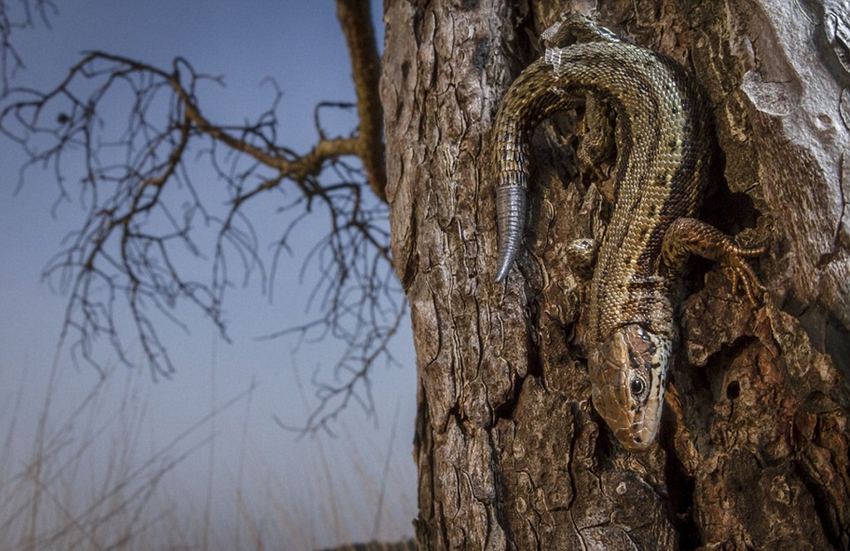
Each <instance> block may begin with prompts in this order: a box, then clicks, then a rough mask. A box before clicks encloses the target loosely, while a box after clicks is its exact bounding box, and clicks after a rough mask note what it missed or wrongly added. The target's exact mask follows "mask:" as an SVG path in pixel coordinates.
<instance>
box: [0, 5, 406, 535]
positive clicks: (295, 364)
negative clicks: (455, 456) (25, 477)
mask: <svg viewBox="0 0 850 551" xmlns="http://www.w3.org/2000/svg"><path fill="white" fill-rule="evenodd" d="M59 9H60V13H59V14H58V16H56V17H53V18H52V19H51V24H52V29H51V30H45V29H44V28H43V27H41V26H40V27H39V28H37V29H35V30H30V31H26V32H21V33H18V34H16V35H15V36H14V39H15V43H16V44H17V46H18V49H19V51H20V52H21V54H22V55H23V57H24V61H25V62H26V64H27V69H26V71H24V72H23V73H21V74H19V75H18V79H17V81H16V84H20V85H25V86H30V87H33V88H37V89H45V88H47V87H51V86H53V85H55V84H56V82H58V80H59V79H60V78H62V77H63V76H64V75H65V74H66V73H67V70H68V68H69V67H70V66H71V65H72V64H73V63H74V62H76V61H77V60H79V58H80V54H81V52H83V51H86V50H95V49H97V50H104V51H107V52H110V53H115V54H120V55H124V56H128V57H134V58H138V59H139V60H142V61H145V62H148V63H151V64H154V65H158V66H162V67H169V66H170V63H171V60H172V59H173V57H174V56H176V55H180V56H183V57H185V58H186V59H187V60H189V61H190V62H191V63H192V65H193V66H194V67H195V69H196V70H198V71H199V72H205V73H211V74H216V75H222V76H223V77H224V79H225V83H226V87H225V88H219V87H215V86H208V87H206V88H205V89H204V90H203V91H202V93H201V102H202V109H203V110H204V113H205V115H206V116H207V117H208V118H210V119H211V120H213V121H215V122H220V123H224V124H226V123H232V124H238V123H241V122H243V121H244V120H247V119H252V118H255V117H256V116H257V115H259V114H260V113H262V112H263V111H264V110H265V109H267V108H268V107H269V105H270V102H271V100H272V97H273V96H272V89H271V88H270V87H268V86H261V82H262V80H263V78H264V77H266V76H273V77H274V78H275V79H276V80H277V82H278V83H279V84H280V86H281V88H282V90H283V92H284V97H283V100H282V102H281V105H280V109H279V112H278V115H279V118H280V120H281V122H282V127H281V129H280V131H279V136H281V138H280V141H281V142H282V143H283V144H285V145H287V146H289V147H291V148H293V149H295V150H298V151H304V150H306V149H307V148H308V147H309V146H310V145H311V144H312V143H313V142H314V141H315V139H316V136H315V131H314V129H313V119H312V117H313V106H314V105H315V103H316V102H318V101H323V100H327V101H352V100H353V95H354V94H353V89H352V84H351V81H350V69H349V67H348V60H347V53H346V50H345V43H344V40H343V37H342V34H341V32H340V31H339V25H338V23H337V21H336V17H335V5H334V2H332V1H331V0H317V1H314V2H300V1H295V0H289V1H287V0H283V1H276V2H272V1H270V0H240V1H237V0H205V1H203V2H188V1H183V2H175V1H174V0H154V1H147V2H130V1H126V0H122V1H115V0H71V1H67V2H61V3H60V5H59ZM373 10H374V11H375V13H374V14H373V15H374V16H375V19H376V24H379V22H380V21H379V20H380V10H381V2H380V1H375V2H373ZM377 32H378V35H379V37H380V36H382V30H381V29H380V28H379V29H378V31H377ZM347 122H348V121H346V120H345V118H344V117H343V118H342V119H341V124H346V123H347ZM23 160H24V157H23V156H22V154H21V152H20V151H19V150H18V149H16V147H15V146H14V145H13V144H11V143H9V142H8V141H7V140H5V139H3V140H2V142H0V163H2V166H3V167H5V168H6V170H5V171H4V174H5V176H3V181H2V183H0V193H2V194H3V203H2V204H3V207H2V209H3V210H2V213H3V215H2V216H0V253H2V255H3V258H4V262H3V266H4V267H3V268H2V270H0V288H2V289H3V293H2V294H0V312H2V313H3V315H2V316H0V370H2V374H3V375H2V379H0V382H2V385H0V400H4V401H5V403H6V404H8V402H9V400H10V399H11V396H12V395H13V394H14V393H15V392H17V388H13V387H18V385H17V382H18V381H21V383H20V386H21V388H24V391H23V394H24V396H25V398H24V400H22V404H23V406H22V409H19V410H18V411H17V414H16V421H17V422H18V428H17V429H16V430H17V433H16V440H15V445H14V446H13V447H12V448H11V449H7V450H6V453H7V454H9V455H10V456H11V457H12V458H13V459H12V462H14V461H15V460H16V457H17V455H20V457H21V461H23V460H24V459H23V458H25V457H27V454H28V453H30V452H31V444H30V441H31V440H32V435H34V434H35V430H36V428H35V422H34V421H35V420H36V419H37V418H38V415H39V413H40V412H41V411H42V409H43V406H42V404H43V403H44V399H43V396H44V392H45V388H46V384H47V383H46V381H47V379H48V375H49V373H50V368H51V366H52V365H53V364H54V355H55V352H56V343H57V341H58V337H59V334H60V330H61V320H62V316H63V312H64V308H65V306H66V297H65V296H64V295H62V294H59V293H56V292H54V291H53V290H51V288H50V286H49V285H47V284H46V283H45V282H43V281H41V278H40V275H41V272H42V270H43V268H44V266H45V264H46V263H47V261H48V260H49V259H50V257H51V256H52V255H53V254H55V253H56V252H58V251H59V250H60V248H61V240H62V238H63V237H64V236H65V235H66V234H67V232H68V231H70V230H73V229H75V228H76V227H78V226H79V225H80V224H81V223H82V220H83V215H84V213H83V211H82V210H81V209H80V207H79V205H78V204H76V203H74V202H71V203H65V204H62V205H60V206H59V208H58V209H57V210H56V211H55V216H51V207H52V206H53V204H54V202H55V200H56V197H57V194H56V187H55V182H54V181H52V179H51V173H50V172H39V171H30V172H29V173H28V174H27V177H26V180H25V185H24V186H23V188H22V189H21V190H20V191H19V192H18V193H17V194H15V193H14V192H15V187H16V184H17V171H16V169H17V167H18V166H20V165H21V164H22V162H23ZM197 170H198V172H197V174H198V176H197V178H198V179H199V180H201V181H204V178H209V180H210V185H215V181H214V178H213V176H212V175H210V174H208V173H205V172H204V169H203V167H199V168H198V169H197ZM72 185H73V184H72ZM252 216H256V217H257V219H255V220H254V222H255V224H256V225H257V229H258V232H259V233H260V237H261V239H262V240H263V241H262V247H265V246H266V245H268V244H271V243H273V241H274V238H275V233H274V232H275V230H278V231H279V228H280V224H281V220H280V219H279V218H276V217H275V215H274V211H273V209H272V208H269V209H267V211H265V212H264V211H263V210H262V209H258V210H257V211H256V212H255V213H254V214H252ZM317 227H318V226H314V225H312V224H311V225H310V226H308V227H305V231H304V232H302V233H301V236H302V239H303V242H300V243H296V247H295V250H294V254H293V257H292V258H291V259H288V261H287V262H285V263H284V265H285V266H286V267H287V269H286V270H284V271H283V272H282V273H281V274H280V277H279V279H278V281H277V283H276V286H275V296H274V302H273V303H269V301H268V298H267V297H264V296H262V294H261V292H260V288H259V282H258V281H257V280H256V278H255V279H254V280H252V281H250V282H249V284H248V286H247V287H246V288H244V289H243V288H236V289H234V290H233V292H232V293H230V295H229V297H228V302H227V304H226V305H225V306H226V308H227V318H228V320H229V322H230V327H229V328H230V335H231V337H232V338H233V341H234V342H233V344H227V343H225V342H223V341H221V340H220V339H219V338H218V336H217V333H216V331H215V329H214V328H213V327H212V326H211V325H210V324H209V323H208V322H206V321H205V320H203V319H202V318H201V317H200V316H198V315H197V314H196V313H194V312H192V311H191V310H186V309H181V310H180V311H178V313H179V314H180V315H181V317H182V319H184V320H185V321H186V322H187V323H188V325H189V327H190V329H191V331H190V333H189V334H186V333H184V332H182V331H180V330H179V329H177V328H175V327H168V326H162V327H161V329H162V331H163V332H164V333H165V334H166V341H167V344H168V347H169V352H170V353H171V355H172V359H173V361H174V364H175V366H176V368H177V373H176V374H175V376H174V377H173V378H172V379H171V380H168V381H161V382H159V383H156V384H154V383H152V382H151V380H150V374H149V372H147V371H146V370H145V369H139V370H136V371H135V372H133V371H129V370H128V369H127V368H125V367H123V366H120V367H118V368H117V369H116V376H117V377H119V378H120V380H121V381H124V380H125V379H127V380H130V381H132V383H131V384H130V383H127V384H129V387H122V385H123V384H124V383H121V384H116V385H115V386H116V388H115V389H114V393H115V394H116V395H117V398H116V399H120V397H121V396H124V397H126V393H127V392H128V390H127V388H131V389H132V393H138V394H139V395H140V396H143V397H144V404H145V407H146V408H147V414H146V416H145V421H144V424H143V425H144V426H142V427H140V428H139V431H140V432H142V433H144V434H145V441H146V442H147V444H146V445H147V446H149V449H151V450H155V449H159V448H161V447H162V446H163V445H165V443H167V442H168V441H169V440H170V439H172V438H174V437H175V436H176V435H178V434H180V433H181V431H183V430H185V429H186V428H187V427H189V426H191V425H192V423H194V422H196V421H197V420H199V419H201V418H203V417H204V415H206V414H207V413H209V412H210V410H211V408H213V407H214V406H216V405H221V404H224V403H225V402H227V401H228V400H229V399H230V398H231V397H233V396H236V395H238V394H239V393H240V392H242V391H243V390H245V389H246V388H247V387H249V385H251V383H252V382H256V388H255V390H254V391H253V393H251V396H250V400H242V401H240V402H239V403H238V404H237V405H235V406H234V407H233V408H231V409H230V410H228V411H227V412H226V414H223V415H221V416H219V417H217V418H216V419H215V421H214V422H213V423H207V424H205V425H204V426H203V428H202V429H200V430H199V431H198V433H197V434H196V435H195V436H197V437H198V438H201V439H202V438H206V437H209V436H210V435H211V434H214V438H213V439H212V445H210V444H206V445H205V446H202V447H201V449H200V451H198V452H197V453H195V454H193V455H192V456H191V457H190V458H189V459H187V460H185V461H184V462H183V463H181V464H180V466H178V468H177V470H176V471H175V473H176V474H175V475H174V476H176V477H177V479H178V480H179V489H174V490H175V491H176V494H177V495H178V498H179V499H186V500H188V501H189V502H192V503H194V504H195V506H196V507H198V508H201V504H203V503H204V502H206V501H207V500H208V497H207V496H208V494H209V489H210V488H212V496H213V498H212V502H214V503H215V504H216V505H215V507H214V508H213V511H212V515H213V516H214V517H215V518H214V519H213V520H214V521H215V522H216V523H217V524H218V526H220V527H222V529H221V531H222V532H226V531H227V528H226V526H227V525H228V523H233V522H235V521H234V519H233V517H234V512H233V510H232V507H231V506H232V502H233V496H234V492H235V490H234V488H235V486H236V483H235V482H234V481H235V480H236V479H237V478H238V477H237V473H238V471H239V465H240V464H241V465H244V466H245V467H244V469H243V470H244V473H243V474H242V475H240V476H242V477H243V478H241V479H240V480H243V483H242V487H243V488H244V492H245V495H244V497H243V498H242V499H244V501H245V502H248V503H250V504H251V509H253V510H255V511H256V515H257V516H258V517H262V519H261V521H262V523H272V524H273V523H276V522H280V519H279V512H278V513H275V507H279V504H272V503H270V502H269V496H268V495H267V494H265V493H264V492H263V491H262V490H259V491H258V489H267V488H268V487H269V484H270V482H269V480H270V479H271V480H274V484H276V485H278V486H280V488H279V490H276V493H275V494H274V495H275V498H274V500H275V503H277V502H278V501H280V502H282V506H283V507H291V511H293V513H292V518H291V519H289V521H288V522H290V523H292V524H295V525H296V526H295V528H296V529H300V530H301V536H303V539H300V540H299V542H281V543H286V544H288V545H289V547H286V548H292V549H297V548H298V546H299V545H301V546H303V547H304V548H307V547H309V546H312V545H316V546H322V545H331V544H333V543H335V542H336V540H338V539H340V537H341V538H343V539H350V540H368V539H371V538H372V537H373V536H377V537H381V538H393V539H396V538H400V537H402V536H406V535H410V534H411V532H412V529H411V526H410V520H411V519H412V516H413V514H414V511H415V470H414V467H413V462H412V459H411V450H412V441H413V418H414V415H415V405H416V404H415V366H414V358H413V351H412V344H411V337H410V333H409V330H408V328H407V326H405V331H404V332H402V334H400V335H399V336H398V337H397V338H396V342H395V347H394V352H395V354H396V355H397V357H398V358H399V359H400V361H401V363H402V364H403V366H404V367H403V368H398V367H392V366H384V365H383V364H379V365H378V366H376V368H375V371H374V373H373V374H372V384H373V386H372V390H373V395H374V398H375V402H376V414H375V415H374V416H371V417H368V416H366V415H365V414H364V413H363V412H362V411H360V410H358V409H356V408H350V409H349V410H348V411H346V413H345V414H344V415H343V416H342V417H341V419H340V421H339V424H338V425H337V427H338V429H339V430H338V432H339V434H340V436H339V437H338V438H336V439H331V438H328V437H326V436H325V437H320V438H318V439H315V438H301V439H298V438H297V435H295V434H292V433H289V432H285V431H282V430H281V429H280V428H279V427H278V426H277V425H276V424H275V423H274V421H273V416H277V417H279V418H281V419H283V420H284V421H286V422H289V423H291V424H295V425H297V424H299V423H301V422H303V420H304V419H305V418H306V413H307V411H308V410H309V408H310V407H312V406H314V405H315V403H316V402H315V399H314V397H313V388H312V387H311V386H310V379H311V377H312V376H313V374H314V373H315V372H318V373H326V372H327V369H326V370H325V371H322V368H330V367H331V366H332V365H333V363H334V360H335V359H336V356H335V355H334V354H335V352H338V350H335V346H334V344H333V343H328V342H323V343H318V344H312V345H307V344H303V343H302V344H301V345H300V346H299V345H298V343H297V341H296V340H295V339H294V338H290V339H289V340H287V339H286V338H282V339H275V340H263V341H258V340H257V337H260V336H262V335H266V334H268V333H271V332H273V331H276V330H279V329H281V328H283V327H287V326H290V325H292V324H296V323H298V322H299V321H301V320H304V319H306V318H305V317H304V316H305V315H307V316H308V317H309V313H305V300H304V299H305V297H306V296H307V295H308V294H309V291H310V287H309V284H306V285H301V286H299V284H298V272H299V269H300V258H301V257H302V256H303V255H304V254H306V252H307V251H308V250H309V247H310V246H311V244H312V242H311V240H310V238H311V237H312V235H311V234H313V235H315V234H314V231H315V228H317ZM299 246H300V247H299ZM307 280H308V281H309V280H310V278H309V274H308V278H307ZM127 337H128V340H129V342H130V343H131V346H130V347H129V352H128V353H129V355H130V357H134V355H135V357H138V350H134V349H133V346H132V338H131V337H132V336H131V335H127ZM101 354H102V355H101V358H100V359H101V360H102V361H103V363H104V364H109V363H110V362H111V361H112V359H113V358H114V355H113V356H110V355H109V354H110V353H109V350H108V349H103V350H102V352H101ZM56 365H57V367H58V377H59V381H60V383H59V384H58V385H57V389H58V390H57V393H56V394H55V396H54V399H53V402H52V404H51V411H52V414H53V415H54V416H56V417H57V418H59V419H61V418H62V415H63V414H64V412H67V411H71V410H72V409H73V408H74V407H76V404H77V403H78V402H79V400H81V399H82V397H83V396H84V395H85V394H86V393H87V392H88V390H89V389H90V388H91V387H92V385H94V384H95V383H96V381H97V373H96V372H95V371H94V370H93V369H90V368H86V367H81V368H80V369H76V368H74V367H73V365H72V363H71V361H70V359H69V355H68V354H67V350H62V351H60V354H59V356H58V361H57V362H56ZM294 368H297V371H295V370H294ZM296 374H297V376H296ZM299 377H300V381H301V385H302V388H301V389H300V390H299V387H298V384H297V383H298V379H299ZM128 378H129V379H128ZM119 387H120V388H119ZM122 388H123V390H122ZM2 406H3V404H2V403H0V435H2V434H3V428H4V425H3V424H4V423H8V422H9V416H8V413H4V412H8V411H9V410H8V408H4V407H2ZM30 406H31V407H32V408H33V410H32V411H30V410H28V409H26V408H27V407H30ZM102 410H103V412H105V413H104V415H107V416H108V415H110V413H108V412H113V413H112V414H114V411H115V407H111V406H109V405H104V406H103V407H102ZM4 415H5V418H4V417H3V416H4ZM245 434H247V435H248V437H247V439H243V436H244V435H245ZM28 438H29V441H28ZM245 440H248V441H249V443H248V444H244V443H243V442H244V441H245ZM104 453H106V451H105V452H104ZM388 454H389V455H390V462H389V464H390V465H391V466H392V469H391V470H392V473H393V475H392V476H390V477H387V487H386V496H385V498H384V509H386V512H385V515H384V517H382V519H381V520H380V521H377V525H378V526H379V527H380V529H379V531H378V533H374V527H375V525H376V522H375V519H374V518H373V517H374V512H375V511H377V509H378V504H377V501H376V497H375V496H376V495H377V492H376V491H375V488H374V487H375V486H376V485H380V484H381V479H382V475H381V473H382V472H383V468H384V465H385V464H386V458H387V455H388ZM211 456H212V457H214V459H210V457H211ZM246 456H248V458H249V459H248V460H246ZM240 458H241V459H240ZM320 459H321V460H320ZM6 460H7V461H8V458H7V459H6ZM240 461H241V463H240ZM210 465H212V476H210ZM328 473H331V474H330V475H329V474H328ZM90 476H93V477H94V478H96V476H97V475H96V471H95V474H92V475H90ZM362 486H366V487H362ZM331 494H333V495H334V496H336V497H335V498H333V499H338V502H339V503H340V504H341V509H355V511H351V510H348V511H341V510H340V511H331V512H330V513H329V512H328V505H327V503H328V500H329V499H332V498H331V497H330V496H331ZM370 496H371V497H370ZM360 500H362V501H360ZM352 501H355V502H356V503H355V504H356V507H352V506H351V505H352ZM276 515H277V516H276ZM358 515H359V516H358ZM293 519H294V520H293ZM364 519H365V520H364ZM297 525H300V526H297ZM304 542H306V543H304ZM228 544H229V543H228V542H227V541H225V542H223V543H222V546H223V547H225V548H226V547H227V545H228Z"/></svg>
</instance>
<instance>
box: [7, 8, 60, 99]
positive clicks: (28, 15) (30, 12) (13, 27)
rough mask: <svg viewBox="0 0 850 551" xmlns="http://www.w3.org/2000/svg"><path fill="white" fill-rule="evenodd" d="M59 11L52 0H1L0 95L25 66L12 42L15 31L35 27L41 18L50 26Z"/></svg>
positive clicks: (44, 23)
mask: <svg viewBox="0 0 850 551" xmlns="http://www.w3.org/2000/svg"><path fill="white" fill-rule="evenodd" d="M57 13H59V9H58V8H57V7H56V4H54V3H53V2H52V1H51V0H17V1H16V2H12V1H11V0H0V96H5V95H6V94H7V93H8V91H9V81H10V80H11V79H12V78H14V76H15V73H17V72H18V71H19V70H21V69H23V68H24V60H23V58H22V57H21V55H20V54H19V53H18V50H17V49H16V48H15V46H14V44H13V42H12V34H13V33H14V32H15V31H20V30H25V29H31V28H33V27H35V25H36V20H40V21H41V23H42V24H43V25H44V26H45V27H48V28H49V27H50V17H51V16H55V15H56V14H57Z"/></svg>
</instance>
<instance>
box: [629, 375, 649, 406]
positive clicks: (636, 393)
mask: <svg viewBox="0 0 850 551" xmlns="http://www.w3.org/2000/svg"><path fill="white" fill-rule="evenodd" d="M629 391H630V392H631V393H632V398H634V399H635V400H636V401H638V402H642V401H643V400H644V399H645V398H646V381H645V380H644V379H643V378H642V377H639V376H637V375H635V376H634V377H632V380H631V381H629Z"/></svg>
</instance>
